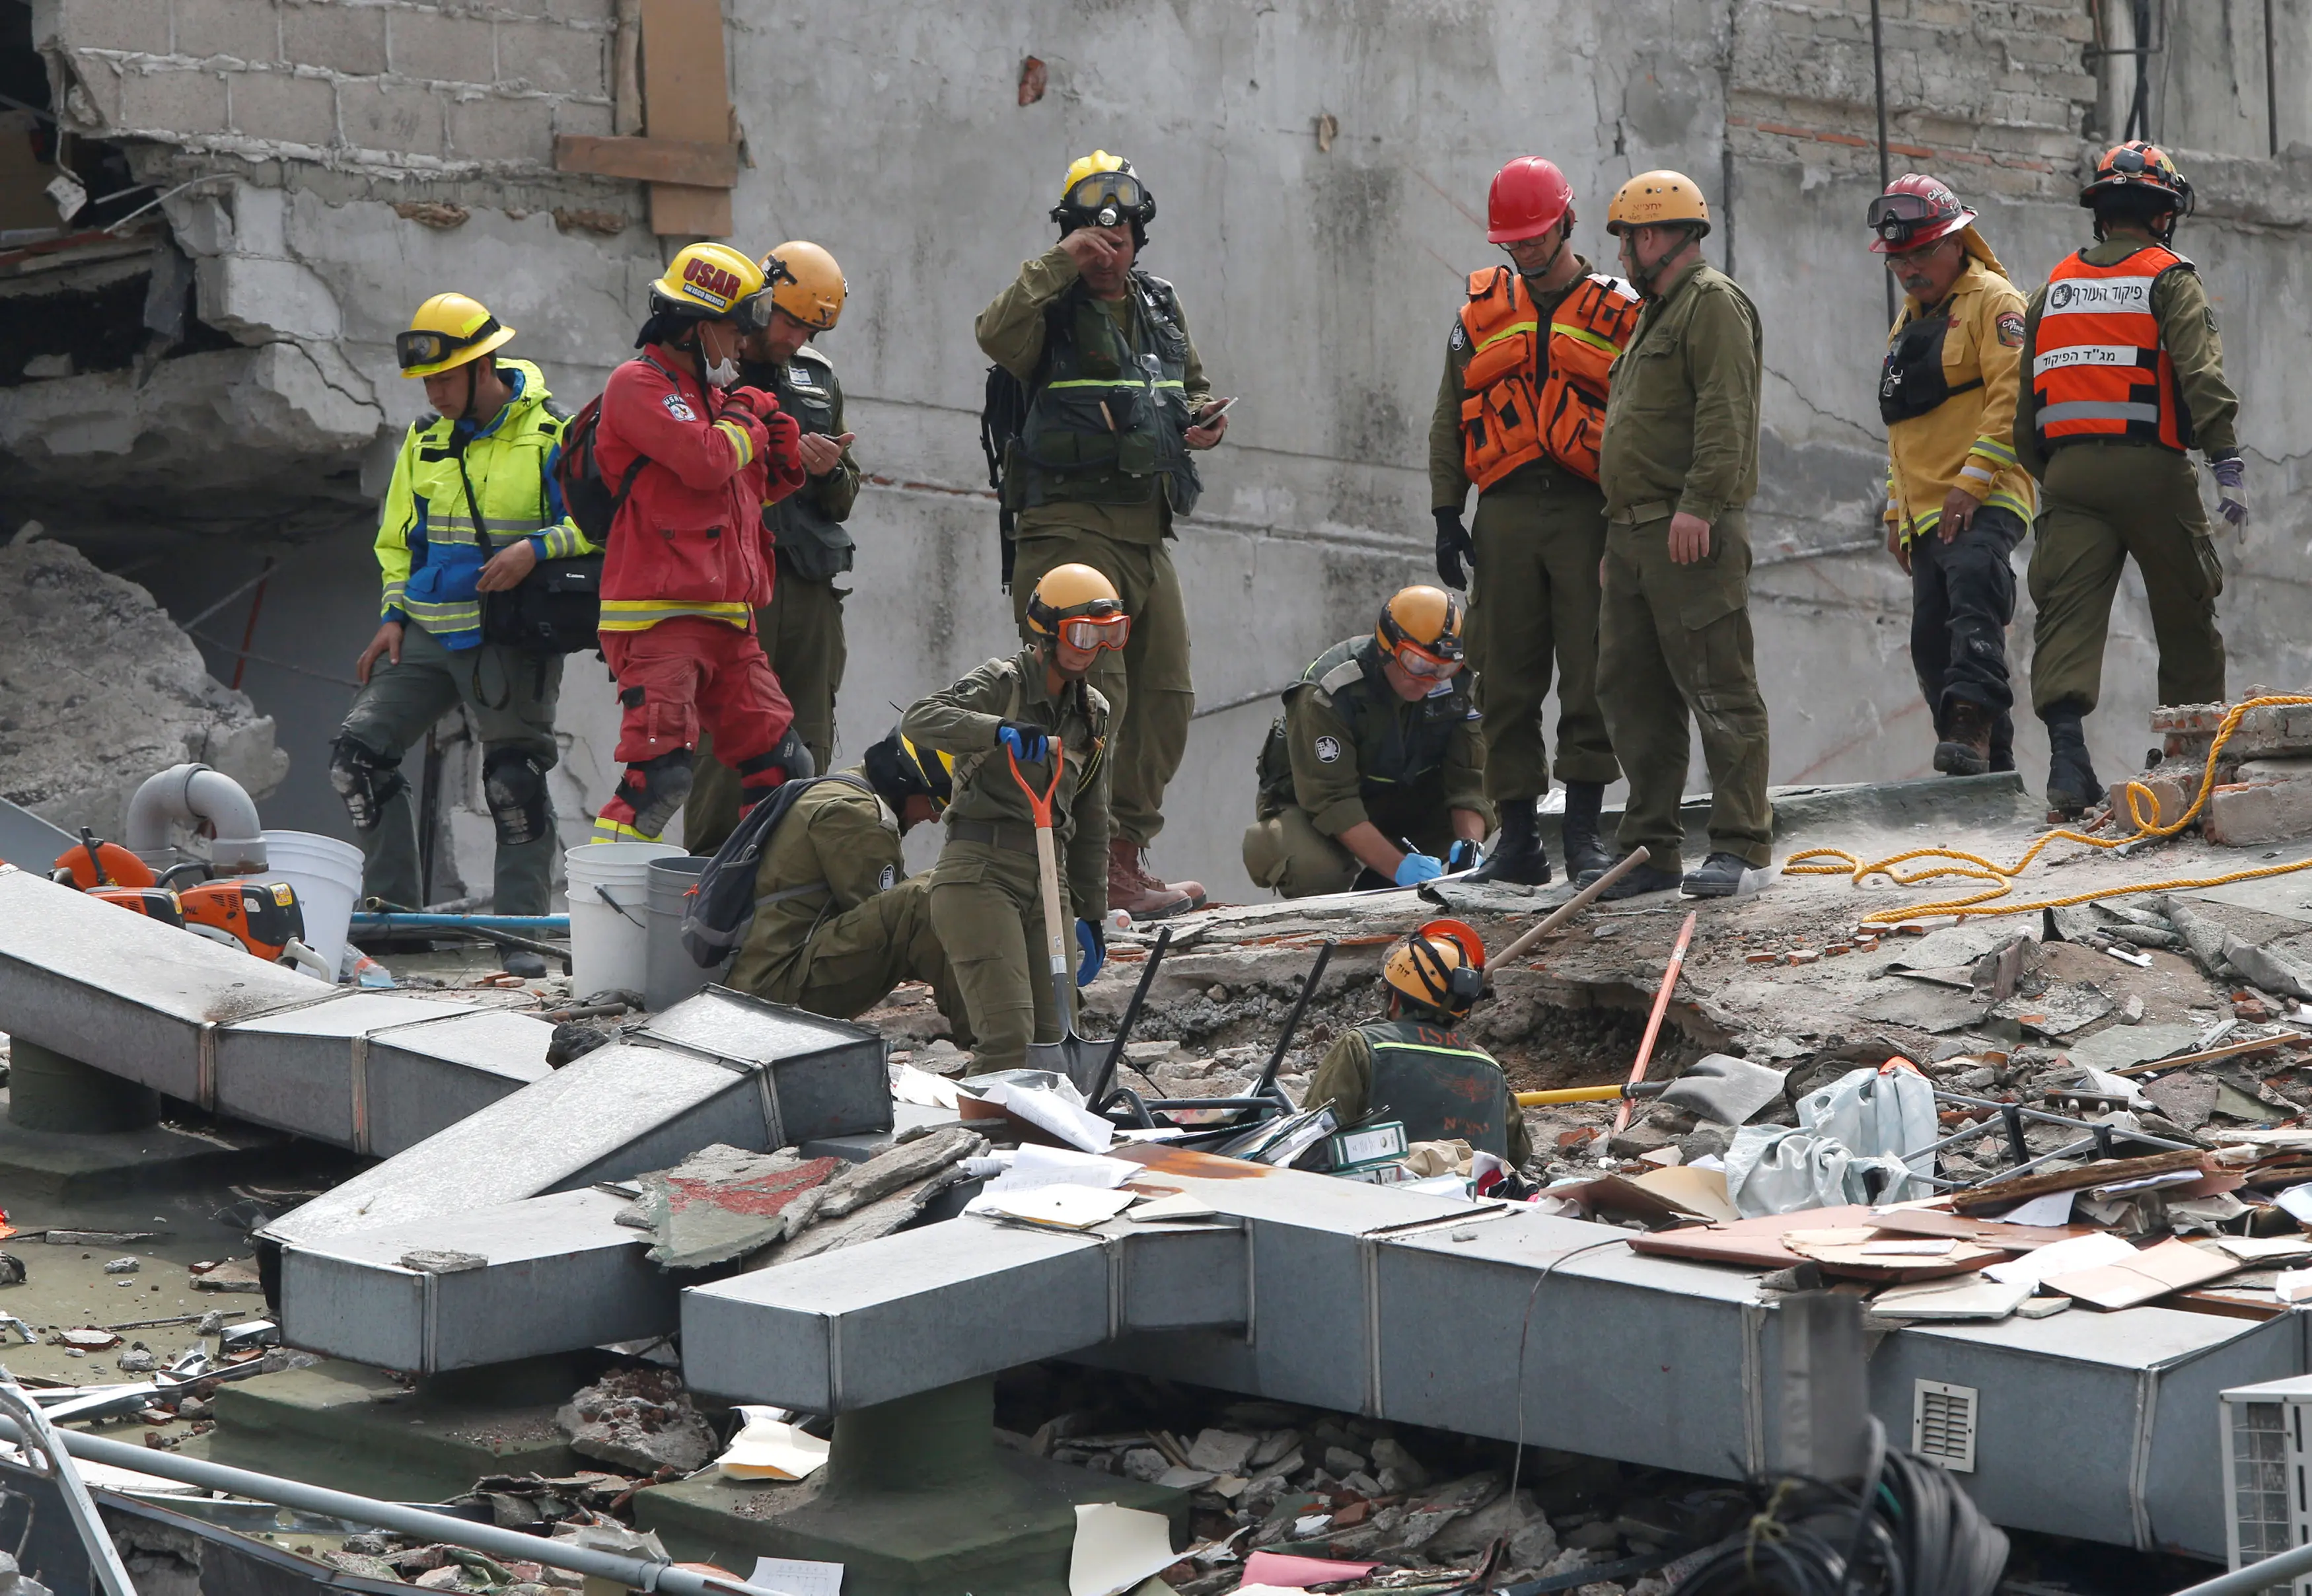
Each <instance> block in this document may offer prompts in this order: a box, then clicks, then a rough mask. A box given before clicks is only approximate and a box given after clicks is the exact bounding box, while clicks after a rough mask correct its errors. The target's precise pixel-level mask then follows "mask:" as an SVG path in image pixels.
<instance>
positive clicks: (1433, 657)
mask: <svg viewBox="0 0 2312 1596" xmlns="http://www.w3.org/2000/svg"><path fill="white" fill-rule="evenodd" d="M1395 653H1396V658H1397V664H1398V665H1400V666H1401V667H1403V668H1404V671H1405V673H1406V675H1407V676H1420V677H1425V678H1427V679H1428V680H1432V681H1442V680H1445V679H1446V678H1448V677H1450V676H1458V675H1459V674H1460V671H1461V656H1460V655H1458V654H1455V655H1453V656H1452V657H1451V658H1447V657H1446V656H1445V655H1443V654H1437V653H1430V652H1429V651H1428V650H1427V649H1425V648H1423V647H1422V646H1421V645H1419V644H1418V643H1414V642H1413V641H1411V640H1410V639H1407V640H1406V641H1404V642H1401V643H1399V644H1398V645H1397V648H1396V650H1395Z"/></svg>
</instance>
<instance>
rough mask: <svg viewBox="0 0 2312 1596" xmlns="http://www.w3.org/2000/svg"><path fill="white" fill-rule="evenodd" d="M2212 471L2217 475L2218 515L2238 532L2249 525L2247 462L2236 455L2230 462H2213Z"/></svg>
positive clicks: (2210, 463) (2210, 462)
mask: <svg viewBox="0 0 2312 1596" xmlns="http://www.w3.org/2000/svg"><path fill="white" fill-rule="evenodd" d="M2208 465H2209V467H2210V469H2212V470H2213V471H2214V472H2215V474H2216V513H2217V514H2219V515H2220V516H2222V517H2223V518H2224V521H2225V522H2226V523H2227V524H2229V526H2231V527H2232V528H2233V530H2235V531H2237V530H2238V529H2239V528H2241V527H2244V526H2246V524H2247V461H2246V460H2242V459H2241V458H2240V457H2239V456H2238V455H2237V454H2235V455H2233V456H2232V457H2231V458H2230V459H2229V460H2210V461H2209V462H2208Z"/></svg>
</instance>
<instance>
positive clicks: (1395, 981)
mask: <svg viewBox="0 0 2312 1596" xmlns="http://www.w3.org/2000/svg"><path fill="white" fill-rule="evenodd" d="M1381 979H1382V980H1384V981H1386V982H1387V983H1388V988H1389V990H1390V991H1392V992H1394V993H1396V994H1397V995H1398V996H1399V997H1402V998H1405V999H1406V1000H1407V1001H1409V1002H1412V1003H1414V1004H1420V1005H1421V1006H1422V1007H1423V1008H1430V1009H1435V1010H1438V1011H1439V1012H1440V1013H1445V1014H1449V1015H1451V1016H1452V1017H1453V1018H1455V1019H1457V1020H1458V1019H1459V1018H1460V1017H1461V1016H1462V1015H1464V1014H1466V1013H1468V1012H1469V1010H1470V1009H1471V1008H1472V1007H1474V1006H1475V1005H1476V1001H1477V999H1478V997H1479V996H1480V995H1483V994H1484V990H1485V943H1484V938H1483V937H1481V936H1479V935H1478V934H1477V933H1476V930H1475V929H1474V928H1473V927H1471V926H1468V925H1463V924H1462V923H1461V922H1460V921H1458V920H1432V921H1430V922H1429V924H1427V925H1423V927H1422V928H1421V929H1420V930H1418V931H1415V932H1414V933H1413V934H1411V935H1409V936H1406V937H1405V938H1403V939H1402V940H1400V941H1399V942H1397V943H1396V944H1395V945H1394V946H1392V947H1391V948H1390V949H1389V951H1388V954H1387V955H1386V956H1385V957H1384V958H1383V959H1382V960H1381Z"/></svg>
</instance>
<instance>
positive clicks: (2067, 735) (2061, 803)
mask: <svg viewBox="0 0 2312 1596" xmlns="http://www.w3.org/2000/svg"><path fill="white" fill-rule="evenodd" d="M2039 718H2040V719H2042V720H2044V721H2045V722H2046V723H2047V751H2048V759H2047V807H2048V808H2049V809H2052V810H2054V811H2056V812H2057V813H2058V814H2061V815H2062V816H2063V817H2064V818H2065V819H2067V820H2068V819H2070V818H2071V817H2072V816H2074V815H2078V814H2080V813H2083V812H2084V811H2087V810H2088V809H2089V807H2091V806H2093V805H2095V804H2097V803H2100V802H2103V784H2102V783H2101V782H2099V781H2097V780H2096V774H2095V766H2094V765H2093V764H2091V763H2090V762H2089V759H2088V735H2087V732H2086V729H2085V728H2083V727H2082V726H2081V725H2080V707H2079V706H2078V705H2077V704H2076V703H2070V702H2066V703H2062V704H2058V705H2055V706H2054V707H2052V708H2050V709H2048V710H2046V711H2045V712H2044V713H2043V714H2042V715H2040V717H2039Z"/></svg>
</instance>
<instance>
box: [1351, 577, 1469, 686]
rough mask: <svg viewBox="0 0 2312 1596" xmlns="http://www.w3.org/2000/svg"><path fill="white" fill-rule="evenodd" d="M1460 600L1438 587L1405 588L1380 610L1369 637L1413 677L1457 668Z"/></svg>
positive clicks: (1438, 674) (1440, 674)
mask: <svg viewBox="0 0 2312 1596" xmlns="http://www.w3.org/2000/svg"><path fill="white" fill-rule="evenodd" d="M1462 613H1463V612H1462V609H1461V601H1460V600H1458V599H1457V598H1455V597H1454V596H1453V595H1452V594H1451V593H1449V592H1446V591H1445V590H1444V589H1443V588H1441V587H1408V588H1405V589H1403V590H1401V591H1400V592H1398V593H1397V596H1396V597H1394V598H1392V599H1390V600H1389V601H1388V603H1386V604H1384V605H1382V606H1381V607H1380V619H1379V621H1378V622H1376V623H1375V624H1374V626H1373V637H1374V639H1375V640H1376V641H1377V642H1379V644H1380V645H1381V647H1382V648H1384V649H1386V650H1388V653H1389V657H1390V658H1392V659H1394V660H1395V661H1396V662H1397V663H1398V664H1399V665H1401V666H1403V667H1404V668H1405V669H1406V671H1408V672H1410V673H1411V674H1413V675H1414V676H1428V677H1447V676H1450V675H1452V674H1453V673H1454V672H1455V671H1458V670H1460V668H1461V616H1462Z"/></svg>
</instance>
